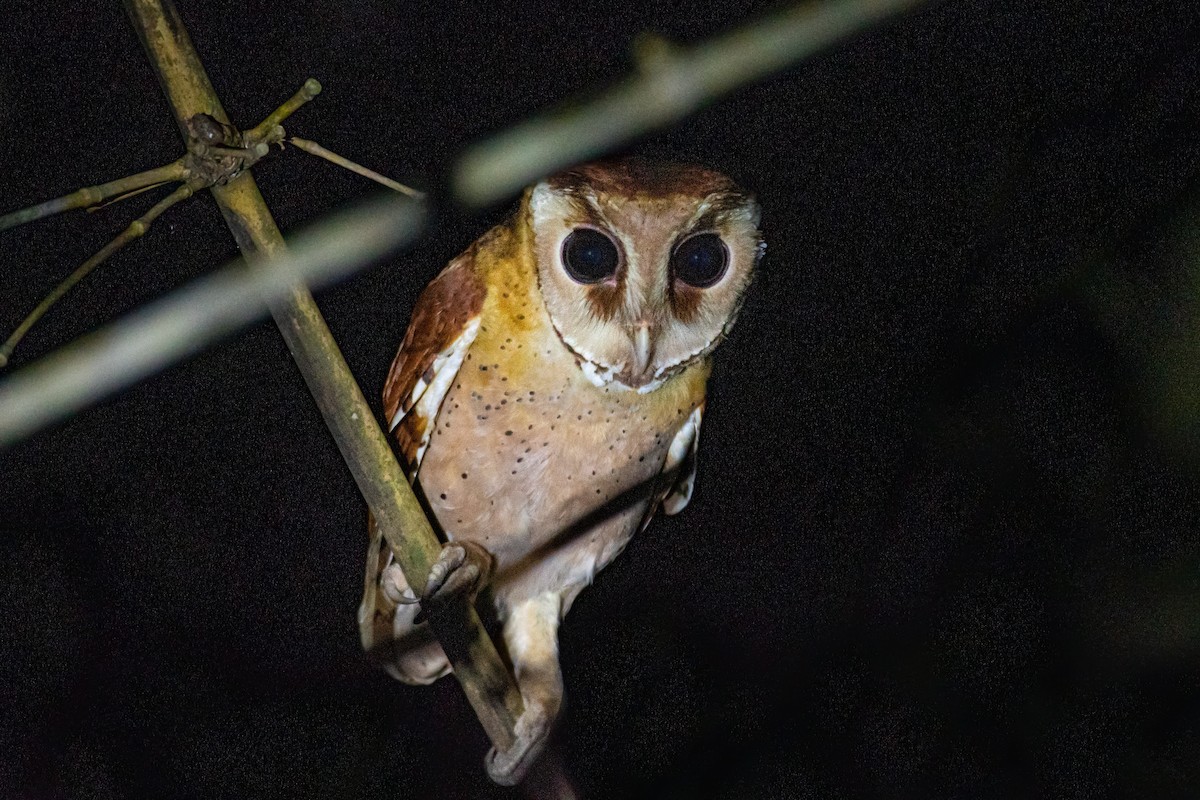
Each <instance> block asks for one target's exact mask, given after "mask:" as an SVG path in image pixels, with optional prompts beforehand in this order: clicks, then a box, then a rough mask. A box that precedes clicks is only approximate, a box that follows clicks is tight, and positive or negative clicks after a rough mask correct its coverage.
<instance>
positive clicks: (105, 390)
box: [0, 197, 424, 448]
mask: <svg viewBox="0 0 1200 800" xmlns="http://www.w3.org/2000/svg"><path fill="white" fill-rule="evenodd" d="M423 218H424V211H423V209H422V207H421V206H420V205H419V204H417V203H414V202H413V201H411V200H407V199H404V198H393V197H389V198H387V200H386V201H385V202H379V201H376V203H375V204H374V205H371V206H367V207H365V208H362V209H359V210H357V211H351V212H343V213H342V214H339V215H336V216H334V217H332V218H330V219H328V220H326V221H324V222H321V223H320V224H318V225H315V226H313V227H311V228H310V229H308V230H307V231H305V232H303V233H301V234H300V235H299V236H297V237H296V238H295V246H294V247H292V248H291V249H289V250H288V251H287V252H286V253H285V254H283V255H281V256H280V257H279V258H278V259H273V260H271V261H270V262H267V263H263V264H260V265H257V266H255V267H253V268H251V269H247V268H246V264H245V263H244V262H243V261H241V260H238V261H236V262H234V263H232V264H229V265H227V266H225V267H224V268H222V269H220V270H218V271H216V272H214V273H212V274H211V275H206V276H205V277H203V278H200V279H197V280H195V281H193V282H192V283H189V284H188V285H187V286H185V287H183V288H181V289H177V290H176V291H174V292H172V293H171V294H169V295H167V296H166V297H164V298H162V299H160V300H156V301H154V302H153V303H151V304H149V305H147V306H145V307H144V308H140V309H138V310H137V311H134V312H132V313H130V314H127V315H126V316H124V317H122V318H121V319H119V320H117V321H116V322H112V323H109V324H108V325H107V326H105V327H104V328H101V329H100V330H98V331H96V332H94V333H91V334H88V335H86V336H83V337H81V338H79V339H77V340H76V341H74V342H72V343H71V344H69V345H67V346H65V347H61V348H59V349H58V350H56V351H54V352H53V353H51V354H50V355H48V356H46V357H44V358H41V359H39V360H38V361H36V362H34V363H33V364H31V365H29V366H27V367H24V368H22V369H21V370H19V371H18V372H17V373H16V374H15V375H13V376H11V377H9V378H8V379H7V380H5V381H3V382H0V448H2V447H4V446H6V445H10V444H13V443H14V442H18V441H20V440H21V439H24V438H25V437H27V436H29V435H30V434H32V433H33V432H35V431H37V430H39V429H41V428H43V427H45V426H46V425H49V424H52V423H54V422H56V421H58V420H61V419H63V418H65V417H68V416H70V415H71V414H73V413H75V412H77V411H78V410H79V409H80V408H83V407H85V406H88V405H90V404H92V403H94V402H96V401H97V400H99V399H101V398H103V397H107V396H108V395H110V394H112V393H114V392H116V391H119V390H120V389H124V388H125V387H127V386H131V385H133V384H135V383H137V382H138V381H140V380H142V379H144V378H146V377H148V376H150V375H153V374H155V373H157V372H159V371H161V370H163V369H166V368H167V367H169V366H170V365H171V364H174V363H176V362H178V361H181V360H182V359H184V358H186V357H187V356H189V355H192V354H194V353H198V352H200V351H201V350H203V349H205V348H206V347H208V346H209V344H210V343H211V342H212V341H213V340H215V339H217V338H219V337H221V336H224V335H226V334H228V333H230V332H232V331H235V330H237V329H238V328H240V327H242V326H243V325H246V324H248V323H250V322H253V321H254V320H256V319H258V318H259V317H260V316H262V308H263V303H264V302H274V301H275V300H277V299H278V298H280V297H284V296H286V295H289V294H290V293H291V291H292V287H293V286H294V285H296V284H300V283H303V284H312V285H316V286H322V285H325V284H328V283H331V282H333V281H336V280H339V279H341V278H344V277H345V276H347V275H349V274H351V273H353V272H355V271H356V270H358V269H361V268H362V267H365V266H366V265H368V264H370V263H371V262H372V261H374V260H376V259H378V258H380V257H381V256H383V255H385V254H386V253H389V252H392V251H394V250H395V249H396V248H398V247H401V246H403V245H405V244H407V243H408V242H410V241H412V240H413V239H415V238H416V236H417V234H418V232H419V231H420V229H421V225H422V221H423Z"/></svg>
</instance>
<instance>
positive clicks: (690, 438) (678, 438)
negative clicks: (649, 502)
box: [661, 402, 704, 514]
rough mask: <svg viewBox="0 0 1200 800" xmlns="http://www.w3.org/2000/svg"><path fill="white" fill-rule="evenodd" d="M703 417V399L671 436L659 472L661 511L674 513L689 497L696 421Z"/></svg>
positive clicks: (697, 442)
mask: <svg viewBox="0 0 1200 800" xmlns="http://www.w3.org/2000/svg"><path fill="white" fill-rule="evenodd" d="M703 419H704V403H703V402H701V403H700V405H698V406H696V410H695V411H693V412H692V413H691V415H690V416H689V417H688V418H687V421H686V422H684V423H683V427H681V428H680V429H679V431H678V432H677V433H676V434H675V438H674V439H672V440H671V446H670V448H668V450H667V460H666V462H665V463H664V464H663V474H664V475H665V476H666V477H667V479H668V481H669V482H668V484H667V488H666V490H665V491H664V492H663V494H662V497H661V503H662V510H663V513H664V514H678V513H679V512H680V511H683V509H684V508H685V507H687V504H688V501H689V500H691V499H692V487H693V486H694V485H695V483H696V451H697V450H698V449H699V447H700V422H701V420H703Z"/></svg>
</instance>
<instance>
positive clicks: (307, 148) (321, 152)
mask: <svg viewBox="0 0 1200 800" xmlns="http://www.w3.org/2000/svg"><path fill="white" fill-rule="evenodd" d="M288 141H289V142H291V143H292V144H294V145H296V147H299V148H300V149H301V150H303V151H304V152H306V153H308V154H310V155H314V156H317V157H319V158H323V159H325V160H326V161H331V162H333V163H334V164H337V165H338V166H339V167H342V168H343V169H348V170H350V171H351V172H354V173H356V174H358V175H362V176H363V177H364V178H369V179H371V180H373V181H375V182H376V183H378V184H382V185H383V186H386V187H388V188H389V189H391V190H392V191H394V192H400V193H401V194H406V195H408V196H409V197H412V198H414V199H416V200H421V199H424V197H425V193H424V192H419V191H417V190H416V189H414V188H412V187H411V186H405V185H404V184H403V183H398V182H396V181H394V180H392V179H391V178H389V177H387V176H384V175H380V174H379V173H378V172H376V171H375V170H371V169H367V168H366V167H364V166H362V165H361V164H355V163H354V162H353V161H351V160H350V159H348V158H346V157H344V156H339V155H338V154H337V153H335V152H333V151H332V150H327V149H325V148H324V147H322V146H321V145H319V144H317V143H316V142H312V141H309V140H308V139H301V138H300V137H299V136H292V137H291V138H289V139H288Z"/></svg>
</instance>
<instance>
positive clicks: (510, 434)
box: [504, 431, 512, 436]
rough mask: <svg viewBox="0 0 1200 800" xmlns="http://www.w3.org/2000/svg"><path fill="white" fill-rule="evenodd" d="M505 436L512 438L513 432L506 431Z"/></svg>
mask: <svg viewBox="0 0 1200 800" xmlns="http://www.w3.org/2000/svg"><path fill="white" fill-rule="evenodd" d="M504 435H505V436H512V431H505V432H504Z"/></svg>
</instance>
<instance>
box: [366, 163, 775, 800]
mask: <svg viewBox="0 0 1200 800" xmlns="http://www.w3.org/2000/svg"><path fill="white" fill-rule="evenodd" d="M758 221H759V210H758V205H757V203H756V202H755V200H754V198H753V197H752V196H751V195H749V194H747V193H746V192H744V191H743V190H741V189H739V188H738V187H737V186H736V185H735V184H734V183H733V182H732V181H731V180H730V179H729V178H727V177H725V176H724V175H721V174H720V173H717V172H713V171H711V170H708V169H704V168H701V167H697V166H686V165H677V164H654V163H647V162H642V161H635V160H627V161H619V162H610V163H598V164H590V165H586V166H582V167H578V168H575V169H572V170H569V171H567V172H563V173H561V174H559V175H556V176H554V177H552V178H549V179H547V180H545V181H542V182H541V183H538V184H537V185H535V186H533V187H531V188H529V189H527V190H526V191H525V193H524V195H523V197H522V200H521V203H520V206H519V208H518V210H517V211H516V213H515V214H514V215H513V216H512V217H511V218H510V219H509V220H508V221H507V222H505V223H503V224H501V225H499V226H497V227H495V228H493V229H492V230H491V231H489V232H488V233H486V234H484V235H483V236H482V237H481V238H480V239H479V240H477V241H476V242H475V243H474V244H473V245H472V246H471V247H470V249H468V250H467V251H466V252H465V253H463V254H462V255H460V256H459V257H458V258H456V259H454V260H453V261H451V262H450V264H449V266H447V267H446V268H445V269H444V270H443V271H442V273H441V274H440V275H438V277H437V278H436V279H434V281H433V282H432V283H430V284H429V286H428V287H426V289H425V290H424V292H423V293H422V294H421V296H420V299H419V300H418V302H417V305H416V308H415V309H414V312H413V315H412V320H411V323H410V324H409V327H408V331H407V333H406V334H405V337H404V341H403V343H402V344H401V346H400V351H399V353H398V354H397V356H396V358H395V361H394V362H393V363H392V366H391V370H390V372H389V374H388V377H387V382H386V385H385V387H384V391H383V404H384V410H385V415H386V419H387V421H388V423H389V426H390V430H391V432H392V434H393V435H394V436H395V440H396V443H397V444H398V447H399V450H400V453H401V456H402V458H403V461H404V462H405V465H406V470H407V473H408V475H409V478H410V480H412V481H413V483H414V487H415V488H416V489H417V490H418V494H419V496H420V497H421V498H422V500H423V502H424V503H425V504H426V508H427V509H428V510H429V511H430V512H431V514H432V516H433V517H434V518H435V520H434V523H435V528H436V529H439V533H440V534H441V536H442V538H443V541H444V542H445V544H444V546H443V550H442V553H441V556H440V557H439V559H438V561H437V562H436V563H435V564H434V566H433V569H432V571H431V574H430V575H429V576H428V584H427V587H426V589H425V593H424V597H417V596H416V595H415V593H414V591H413V590H412V589H411V588H410V586H409V582H408V581H407V580H406V579H405V576H404V574H403V573H402V572H401V571H400V569H399V567H398V565H396V564H394V563H392V558H391V553H390V551H389V550H388V548H387V547H386V545H385V544H384V542H383V539H382V536H381V534H380V532H379V531H378V530H374V529H373V530H372V531H371V535H372V539H371V543H370V548H369V551H368V555H367V570H366V580H365V587H364V588H365V591H364V596H363V600H362V605H361V606H360V608H359V614H358V620H359V627H360V632H361V636H362V643H363V646H364V648H365V649H366V650H367V651H368V652H369V653H371V654H372V655H373V656H374V657H375V658H377V659H379V660H380V661H381V662H382V664H383V665H384V667H385V668H386V669H387V671H388V672H390V673H391V674H392V675H393V676H395V677H396V678H398V679H400V680H401V681H404V682H406V683H411V684H427V683H431V682H432V681H434V680H436V679H437V678H439V677H441V676H443V675H445V674H447V673H448V672H449V671H450V664H449V663H448V662H447V659H446V656H445V654H444V653H443V652H442V650H441V647H440V646H439V645H438V643H437V640H436V639H434V638H433V635H432V634H431V633H430V631H429V630H428V629H427V624H426V623H425V622H424V620H423V616H422V615H420V613H419V609H420V603H421V602H425V603H431V602H436V601H438V600H439V598H441V599H443V600H444V599H445V597H447V596H449V595H451V594H456V593H467V594H468V595H470V596H474V594H475V593H476V592H477V591H479V590H480V589H481V588H482V587H483V586H485V585H486V586H487V587H489V588H490V596H491V598H492V600H493V602H494V604H495V611H496V617H497V618H498V620H499V621H500V623H501V625H502V629H503V646H504V649H505V650H506V652H507V656H508V658H509V661H510V663H511V664H512V668H513V672H514V675H515V677H516V681H517V685H518V687H519V688H520V691H521V696H522V698H523V700H524V704H525V711H524V713H523V714H522V715H521V717H520V718H519V719H518V720H517V723H516V730H515V742H514V744H513V745H512V746H511V747H510V748H509V749H508V750H507V751H504V752H497V751H496V750H492V751H491V752H490V753H489V754H488V756H487V759H486V762H485V763H486V766H487V770H488V773H489V775H490V776H491V777H492V779H493V780H495V781H496V782H498V783H502V784H513V783H516V782H518V781H520V780H521V778H522V777H523V775H524V774H525V772H526V770H527V769H528V768H529V766H530V765H531V764H532V763H533V761H534V760H535V759H536V758H537V756H538V754H539V753H540V752H541V750H542V747H543V746H544V744H545V741H546V738H547V735H548V734H549V732H550V729H551V727H552V725H553V722H554V720H555V718H556V716H557V714H558V712H559V710H560V708H561V707H562V703H563V680H562V673H561V670H560V668H559V660H558V627H559V624H560V623H561V621H562V620H563V618H564V616H565V615H566V613H567V611H568V610H569V609H570V608H571V604H572V603H573V602H574V601H575V598H576V597H577V596H578V595H579V593H580V591H582V590H583V588H584V587H585V586H587V585H588V584H590V583H591V582H592V580H593V579H594V578H595V576H596V573H597V572H599V571H600V570H601V569H603V568H604V567H605V566H606V565H607V564H608V563H609V562H611V561H612V560H613V559H614V558H616V556H617V555H618V554H619V553H620V552H621V551H622V549H624V547H625V546H626V544H627V543H628V542H629V540H630V539H631V537H632V536H633V535H634V533H636V532H638V531H640V530H642V529H643V528H645V527H646V525H647V524H648V523H649V521H650V519H651V517H652V516H653V515H654V513H655V511H656V510H657V509H659V508H661V509H662V510H663V511H664V512H665V513H667V514H675V513H677V512H679V511H680V510H682V509H683V508H684V506H686V505H687V503H688V500H689V498H690V497H691V494H692V484H693V480H694V477H695V473H696V448H697V445H698V442H699V436H700V423H701V419H702V418H703V415H704V404H705V384H706V381H707V379H708V376H709V371H710V359H711V355H712V352H713V350H714V349H715V348H716V347H717V345H719V344H720V343H721V341H722V340H723V339H724V338H725V336H726V334H728V332H729V330H730V327H731V326H732V325H733V322H734V319H735V318H736V316H737V312H738V309H739V307H740V306H741V304H742V299H743V297H744V296H745V293H746V290H747V287H748V286H749V284H750V281H751V277H752V275H753V272H754V269H755V267H756V265H757V262H758V260H759V258H760V256H761V254H762V252H763V243H762V237H761V234H760V232H759V230H758Z"/></svg>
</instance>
